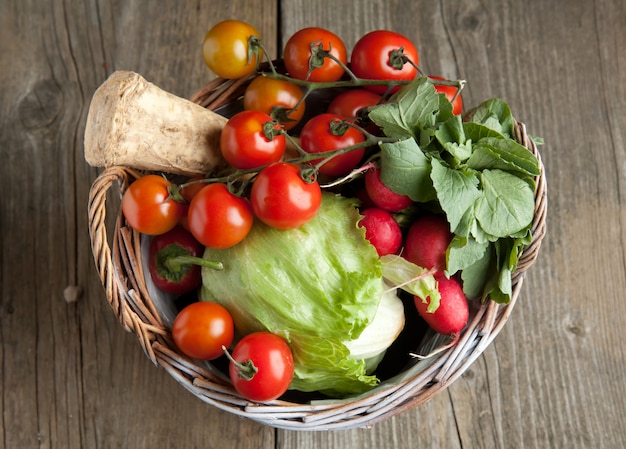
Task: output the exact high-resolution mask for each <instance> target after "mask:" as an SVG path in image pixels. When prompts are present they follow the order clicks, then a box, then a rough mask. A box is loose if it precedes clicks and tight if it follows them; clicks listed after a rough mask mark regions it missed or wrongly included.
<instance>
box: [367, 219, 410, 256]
mask: <svg viewBox="0 0 626 449" xmlns="http://www.w3.org/2000/svg"><path fill="white" fill-rule="evenodd" d="M361 215H363V219H362V220H361V221H360V222H359V226H362V227H364V228H365V238H366V239H367V240H368V241H369V242H370V243H371V244H372V245H374V248H376V252H377V253H378V255H379V256H385V255H387V254H395V253H396V252H397V251H398V250H399V249H400V246H401V245H402V229H400V225H399V224H398V222H397V221H396V219H395V218H393V215H391V214H390V213H389V212H387V211H386V210H384V209H379V208H377V207H368V208H366V209H363V210H362V211H361Z"/></svg>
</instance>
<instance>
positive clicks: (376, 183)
mask: <svg viewBox="0 0 626 449" xmlns="http://www.w3.org/2000/svg"><path fill="white" fill-rule="evenodd" d="M365 191H366V192H367V196H368V197H369V199H370V200H371V201H372V202H373V203H374V204H375V205H376V206H378V207H380V208H381V209H384V210H386V211H389V212H398V211H401V210H402V209H405V208H407V207H409V206H410V205H411V204H413V201H412V200H411V198H409V197H408V196H406V195H400V194H399V193H396V192H394V191H393V190H391V189H390V188H389V187H387V186H386V185H385V184H383V182H382V181H381V180H380V168H378V167H376V168H373V169H371V170H368V171H367V172H366V173H365Z"/></svg>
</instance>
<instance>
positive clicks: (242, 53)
mask: <svg viewBox="0 0 626 449" xmlns="http://www.w3.org/2000/svg"><path fill="white" fill-rule="evenodd" d="M252 36H255V37H257V38H258V37H259V32H258V31H257V30H256V28H254V27H253V26H252V25H250V24H247V23H245V22H241V21H239V20H225V21H223V22H220V23H218V24H216V25H215V26H213V28H211V29H210V30H209V31H208V32H207V34H206V35H205V37H204V42H203V43H202V56H203V57H204V62H205V64H206V65H207V67H208V68H209V69H211V70H212V71H213V72H214V73H215V74H216V75H217V76H220V77H222V78H227V79H232V78H241V77H244V76H247V75H249V74H251V73H252V72H254V71H255V70H256V67H257V64H258V62H259V61H260V60H261V58H262V57H263V51H262V50H261V48H260V47H255V48H252V49H251V48H250V46H249V39H250V37H252Z"/></svg>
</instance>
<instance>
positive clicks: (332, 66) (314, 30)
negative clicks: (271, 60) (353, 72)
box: [283, 27, 348, 81]
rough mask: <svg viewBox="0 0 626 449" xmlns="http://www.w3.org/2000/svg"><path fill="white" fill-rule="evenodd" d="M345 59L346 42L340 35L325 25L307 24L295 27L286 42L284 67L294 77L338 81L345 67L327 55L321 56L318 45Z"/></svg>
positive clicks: (339, 58)
mask: <svg viewBox="0 0 626 449" xmlns="http://www.w3.org/2000/svg"><path fill="white" fill-rule="evenodd" d="M320 46H321V48H322V49H323V50H325V51H329V52H330V54H331V55H333V56H334V57H335V58H337V59H338V60H339V61H341V62H342V63H343V64H344V65H345V64H346V63H347V60H348V54H347V51H346V46H345V44H344V42H343V41H342V40H341V38H340V37H339V36H337V35H336V34H334V33H332V32H331V31H328V30H326V29H324V28H318V27H309V28H303V29H301V30H299V31H296V32H295V33H294V34H293V35H292V36H291V37H290V38H289V40H288V41H287V43H286V44H285V48H284V50H283V59H284V61H285V68H286V69H287V72H288V73H289V75H291V76H292V77H293V78H296V79H301V80H306V79H308V80H309V81H337V80H338V79H339V78H341V77H342V75H343V73H344V69H343V67H342V66H341V65H339V64H337V62H335V61H333V60H332V59H330V58H327V57H326V58H321V57H320V56H319V55H316V53H319V51H318V50H319V47H320Z"/></svg>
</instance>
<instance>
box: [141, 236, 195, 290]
mask: <svg viewBox="0 0 626 449" xmlns="http://www.w3.org/2000/svg"><path fill="white" fill-rule="evenodd" d="M203 252H204V246H202V244H201V243H200V242H198V241H197V240H196V239H195V238H194V237H193V236H192V235H191V234H190V233H189V232H188V231H187V230H185V229H184V228H182V227H181V226H176V227H174V228H173V229H171V230H169V231H167V232H166V233H165V234H161V235H157V236H155V237H154V238H153V239H152V241H151V242H150V250H149V257H148V269H149V272H150V278H151V279H152V282H154V285H155V286H156V287H157V288H158V289H160V290H163V291H165V292H169V293H173V294H176V295H182V294H184V293H188V292H190V291H192V290H194V289H196V288H198V287H199V286H200V284H201V283H202V276H201V273H200V265H196V264H189V263H187V264H180V265H176V266H175V267H174V266H172V265H170V263H171V262H172V261H173V260H176V259H177V258H179V257H181V256H182V257H194V258H195V257H197V258H201V257H202V253H203Z"/></svg>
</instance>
